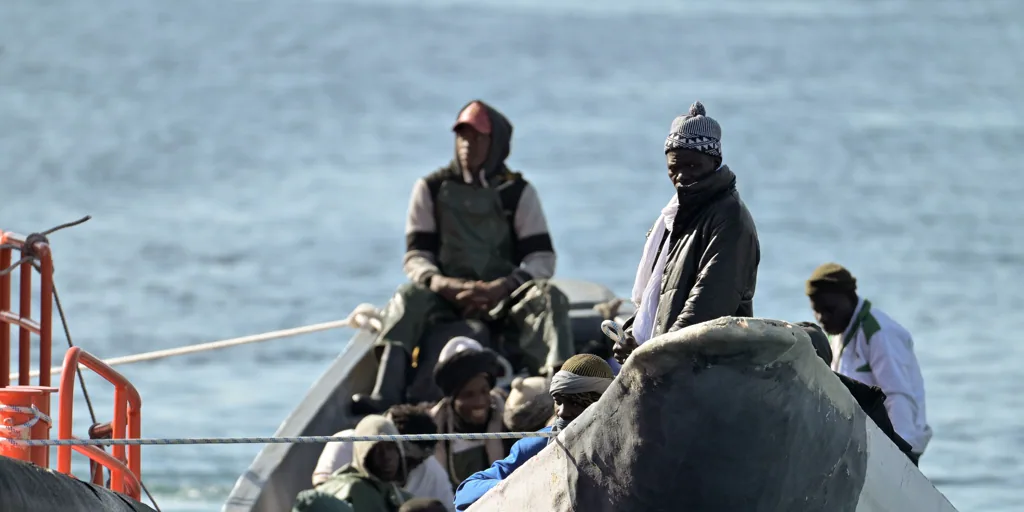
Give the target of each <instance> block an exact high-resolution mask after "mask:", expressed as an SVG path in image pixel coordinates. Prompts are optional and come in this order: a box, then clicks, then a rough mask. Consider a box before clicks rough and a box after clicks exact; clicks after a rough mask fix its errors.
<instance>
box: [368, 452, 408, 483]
mask: <svg viewBox="0 0 1024 512" xmlns="http://www.w3.org/2000/svg"><path fill="white" fill-rule="evenodd" d="M366 466H367V467H366V471H367V472H369V473H370V474H372V475H373V476H375V477H377V478H379V479H380V480H382V481H384V482H400V481H402V480H404V479H405V475H403V474H402V452H400V451H399V450H398V445H397V444H395V443H377V444H376V445H374V446H373V448H371V449H370V453H369V455H368V457H367V461H366Z"/></svg>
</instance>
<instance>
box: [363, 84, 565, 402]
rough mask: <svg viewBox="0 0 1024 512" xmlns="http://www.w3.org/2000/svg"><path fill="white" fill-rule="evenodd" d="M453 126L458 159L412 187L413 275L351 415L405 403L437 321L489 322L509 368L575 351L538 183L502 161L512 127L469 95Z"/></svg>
mask: <svg viewBox="0 0 1024 512" xmlns="http://www.w3.org/2000/svg"><path fill="white" fill-rule="evenodd" d="M453 129H454V131H455V158H454V159H452V161H451V163H449V164H448V165H446V166H445V167H442V168H441V169H439V170H438V171H436V172H434V173H432V174H430V175H428V176H426V177H425V178H422V179H420V180H418V181H416V183H415V185H414V186H413V191H412V198H411V200H410V203H409V212H408V219H407V221H406V253H405V259H404V270H405V274H406V275H407V276H408V277H409V282H408V283H406V284H404V285H402V286H401V287H400V288H399V289H398V292H397V293H396V294H395V296H394V298H392V299H391V301H390V302H389V303H388V305H387V307H386V308H385V309H384V315H383V316H384V320H383V321H384V328H383V329H382V331H381V333H380V335H379V337H378V339H377V344H378V355H379V357H380V369H379V373H378V379H377V385H376V386H375V387H374V390H373V392H372V393H371V394H370V395H369V396H365V395H357V396H356V397H354V398H353V412H354V413H356V414H364V413H368V412H377V411H381V410H383V409H385V408H387V407H389V406H391V405H394V404H395V403H399V402H402V401H403V399H404V393H405V389H406V379H407V375H406V373H407V372H408V369H409V366H410V362H411V361H410V356H411V354H412V353H413V349H414V348H416V347H417V345H418V344H419V343H420V340H421V339H422V337H423V334H424V332H425V330H426V329H427V328H428V327H429V326H430V325H433V324H436V323H441V322H451V321H458V320H461V319H477V320H481V321H483V322H486V323H487V325H488V326H489V327H490V330H491V332H492V334H493V335H494V337H495V338H496V339H497V340H498V342H497V343H494V342H492V343H489V346H494V347H500V352H501V353H502V355H504V356H505V357H506V358H507V359H508V360H509V361H510V362H511V363H512V364H513V366H514V368H513V369H514V370H515V371H519V370H520V369H522V368H525V369H527V370H528V371H529V372H530V373H531V374H538V373H544V372H549V373H550V372H551V371H552V370H553V369H554V368H557V367H558V365H560V364H561V363H562V362H563V361H565V359H567V358H568V357H569V356H571V355H572V354H574V353H575V349H574V345H573V340H572V331H571V329H570V325H569V301H568V298H567V297H566V296H565V294H563V293H562V292H560V291H559V290H558V289H557V288H555V287H554V286H552V285H551V284H550V283H549V282H548V281H547V280H548V279H550V278H551V277H552V276H553V275H554V273H555V252H554V247H553V246H552V243H551V235H550V234H549V233H548V226H547V220H546V218H545V216H544V210H543V209H542V208H541V203H540V198H539V196H538V195H537V190H536V189H535V188H534V187H533V186H532V185H531V184H530V183H529V182H527V181H526V180H525V179H523V177H522V175H521V174H519V173H517V172H512V171H510V170H509V169H508V168H507V167H505V159H506V158H507V157H508V155H509V149H510V143H511V139H512V125H511V124H510V123H509V121H508V119H506V118H505V116H504V115H502V114H501V113H500V112H498V111H497V110H495V109H494V108H493V107H491V106H489V105H487V104H486V103H483V102H482V101H473V102H471V103H470V104H469V105H467V106H466V107H464V108H463V109H462V111H461V112H460V113H459V115H458V118H457V119H456V121H455V125H454V127H453ZM421 366H422V365H421ZM427 368H428V369H429V364H428V365H427Z"/></svg>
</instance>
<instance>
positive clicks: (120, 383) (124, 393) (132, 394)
mask: <svg viewBox="0 0 1024 512" xmlns="http://www.w3.org/2000/svg"><path fill="white" fill-rule="evenodd" d="M79 364H81V365H82V366H84V367H86V368H88V369H90V370H92V371H94V372H96V374H98V375H99V376H100V377H103V378H104V379H106V381H107V382H109V383H111V384H113V385H114V419H113V421H112V422H111V428H112V429H113V435H112V436H111V438H112V439H139V437H140V436H141V435H142V397H140V396H139V392H138V391H137V390H136V389H135V386H133V385H132V384H131V383H130V382H128V379H126V378H125V377H124V376H123V375H121V374H120V373H118V372H117V371H115V370H114V369H113V368H111V367H110V366H108V365H107V364H106V363H104V362H103V361H102V360H101V359H99V358H97V357H96V356H94V355H92V354H90V353H88V352H86V351H84V350H82V348H81V347H73V348H71V349H68V351H67V354H66V355H65V356H64V366H63V372H62V373H61V382H60V398H59V400H60V405H59V409H58V411H60V412H59V413H58V414H59V415H60V416H59V417H58V421H57V423H58V427H57V438H58V439H74V436H72V435H71V426H72V422H73V420H74V406H75V400H74V397H75V369H76V368H78V365H79ZM71 448H72V447H70V446H59V447H57V471H58V472H60V473H65V474H69V475H70V474H71ZM127 448H128V449H127V456H126V454H125V451H126V450H125V447H124V446H123V445H122V446H117V445H115V446H112V447H111V455H112V456H113V458H114V459H115V460H117V461H120V462H121V465H119V467H111V466H109V465H107V464H105V463H104V460H106V459H105V458H103V457H101V456H99V455H98V453H95V452H87V451H81V450H79V451H80V453H84V454H86V455H88V456H89V458H90V459H92V460H94V461H96V462H99V463H100V464H103V465H104V466H106V467H107V468H108V469H110V470H111V471H110V489H111V490H112V491H115V492H120V493H124V494H128V495H129V496H131V497H133V498H135V499H139V498H140V496H139V495H138V488H137V487H136V488H135V489H134V492H135V494H132V493H131V492H132V489H131V488H130V487H127V486H126V485H125V469H127V472H128V473H131V476H132V477H133V478H134V480H141V479H142V447H141V446H138V445H136V446H129V447H127ZM99 453H103V454H104V455H106V453H105V452H103V450H99ZM94 455H95V456H96V457H94Z"/></svg>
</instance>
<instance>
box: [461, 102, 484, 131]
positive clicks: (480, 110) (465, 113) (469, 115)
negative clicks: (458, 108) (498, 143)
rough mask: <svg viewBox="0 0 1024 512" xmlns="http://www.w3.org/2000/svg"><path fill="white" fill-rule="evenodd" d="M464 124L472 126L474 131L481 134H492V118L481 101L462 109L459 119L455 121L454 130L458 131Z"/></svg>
mask: <svg viewBox="0 0 1024 512" xmlns="http://www.w3.org/2000/svg"><path fill="white" fill-rule="evenodd" d="M463 124H468V125H469V126H472V127H473V129H474V130H476V131H478V132H480V133H484V134H490V133H491V118H490V117H489V116H488V115H487V109H486V108H484V106H483V104H481V103H480V102H479V101H474V102H473V103H470V104H469V105H467V106H466V108H464V109H462V112H459V118H458V119H456V120H455V125H454V126H452V130H455V129H457V128H458V127H459V126H460V125H463Z"/></svg>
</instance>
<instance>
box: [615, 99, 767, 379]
mask: <svg viewBox="0 0 1024 512" xmlns="http://www.w3.org/2000/svg"><path fill="white" fill-rule="evenodd" d="M665 162H666V164H667V165H668V177H669V179H670V180H671V181H672V185H673V186H674V187H675V193H674V194H672V198H671V199H670V200H669V202H668V204H667V205H666V206H665V207H664V208H663V209H662V211H661V216H660V217H658V220H657V221H655V223H654V226H653V227H652V228H651V231H650V232H648V235H647V243H646V244H645V245H644V252H643V257H642V258H641V260H640V264H639V265H638V267H637V274H636V279H635V280H634V282H633V295H632V298H633V304H634V305H635V306H636V308H637V309H636V313H634V315H633V316H632V317H631V318H630V319H629V320H627V321H626V323H625V324H624V325H623V328H624V333H625V336H623V337H622V339H621V340H619V341H618V342H616V344H615V347H614V348H613V349H612V352H613V354H614V355H615V359H616V360H618V361H619V362H620V363H622V362H624V361H625V359H626V358H627V357H629V354H630V353H632V352H633V349H635V348H636V347H637V346H638V345H639V344H641V343H643V342H645V341H647V340H649V339H651V338H654V337H655V336H659V335H661V334H664V333H666V332H673V331H677V330H679V329H682V328H684V327H687V326H690V325H694V324H698V323H701V322H705V321H708V320H714V319H715V318H719V317H723V316H747V317H749V316H753V314H754V305H753V300H754V286H755V283H756V281H757V265H758V263H759V262H760V259H761V249H760V245H759V243H758V240H757V229H756V228H755V227H754V219H753V218H751V216H750V212H748V211H747V207H746V205H744V204H743V201H742V200H740V195H739V192H737V191H736V175H735V174H733V172H732V171H731V170H730V169H729V167H728V166H726V165H723V164H722V127H721V126H720V125H719V124H718V121H715V120H714V119H712V118H711V117H709V116H708V114H707V110H706V109H705V108H704V105H702V104H701V102H699V101H697V102H694V103H693V105H690V110H689V112H688V113H687V114H685V115H681V116H679V117H677V118H675V120H673V121H672V126H671V128H670V129H669V133H668V137H667V138H666V139H665Z"/></svg>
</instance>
